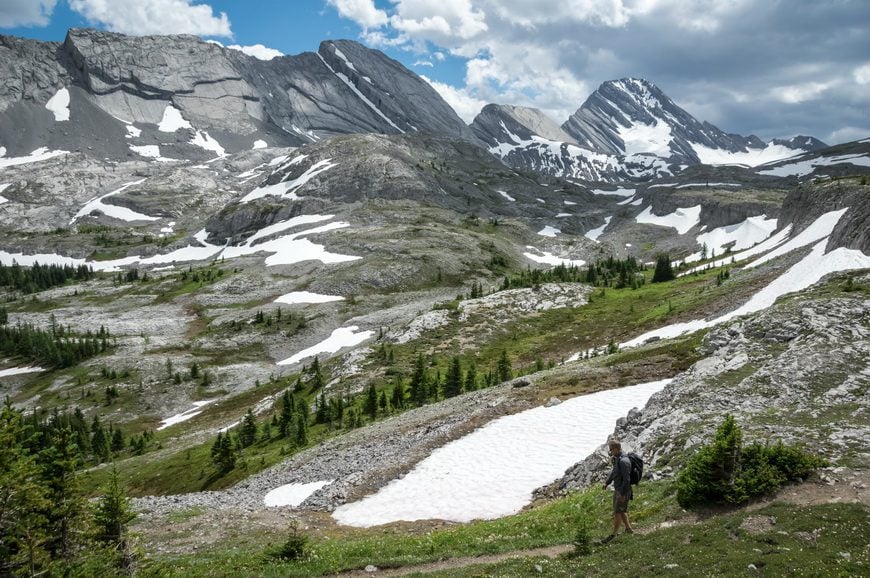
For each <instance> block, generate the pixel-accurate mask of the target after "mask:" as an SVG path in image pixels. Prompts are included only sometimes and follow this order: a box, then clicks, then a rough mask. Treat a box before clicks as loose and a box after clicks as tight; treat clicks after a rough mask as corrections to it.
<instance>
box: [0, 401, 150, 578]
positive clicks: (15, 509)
mask: <svg viewBox="0 0 870 578" xmlns="http://www.w3.org/2000/svg"><path fill="white" fill-rule="evenodd" d="M90 429H91V428H89V427H88V426H86V425H85V423H84V416H82V415H81V413H80V412H79V413H77V414H58V413H56V412H55V413H54V414H52V415H51V417H49V418H48V419H47V420H42V419H40V418H38V417H37V416H35V415H33V414H31V415H29V416H25V415H24V414H23V413H22V412H21V411H19V410H16V409H14V408H13V407H12V406H11V404H10V403H9V401H8V400H7V402H6V404H4V406H3V407H2V409H0V489H2V496H3V500H2V504H0V576H12V575H26V576H39V575H52V576H54V575H58V576H65V575H73V573H74V572H78V574H76V575H118V574H119V569H120V568H122V567H123V566H124V565H125V563H124V562H125V560H127V556H126V552H125V543H124V532H125V528H126V525H127V523H128V522H129V521H130V520H131V519H132V517H133V513H132V511H131V510H130V508H129V504H128V503H127V499H126V497H125V496H124V494H123V491H122V489H121V488H120V485H119V484H118V479H117V472H113V475H112V480H113V484H110V487H107V488H104V490H105V494H104V495H103V497H101V498H100V499H99V500H98V501H97V502H96V503H95V504H94V506H93V511H91V508H90V507H89V506H88V504H87V501H86V499H85V495H84V493H83V491H82V489H81V486H80V483H79V476H78V474H77V470H78V469H79V468H80V467H81V466H82V465H84V460H83V450H82V445H80V444H84V443H87V444H90V446H91V447H92V448H93V446H94V444H97V445H100V444H101V443H102V442H100V441H99V439H97V440H94V437H96V436H97V435H98V434H97V433H96V432H97V431H102V432H103V434H104V435H105V430H104V429H103V428H102V426H101V427H100V428H98V429H97V430H96V431H95V432H94V434H91V433H90V431H89V430H90ZM116 431H117V430H116ZM114 437H115V436H114V435H112V436H110V439H114ZM108 443H109V444H111V442H108ZM92 451H93V449H92ZM97 451H101V450H97Z"/></svg>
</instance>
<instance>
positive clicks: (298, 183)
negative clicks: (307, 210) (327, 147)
mask: <svg viewBox="0 0 870 578" xmlns="http://www.w3.org/2000/svg"><path fill="white" fill-rule="evenodd" d="M302 158H304V156H300V157H296V159H293V161H297V159H298V160H302ZM293 161H291V162H290V164H295V163H294V162H293ZM297 162H298V161H297ZM337 165H338V163H333V162H332V159H324V160H322V161H318V162H317V163H315V164H314V165H312V166H311V167H310V168H309V169H308V170H307V171H305V172H304V173H302V174H301V175H300V176H298V177H296V178H295V179H293V180H292V181H284V182H280V183H275V184H274V185H266V186H263V187H258V188H256V189H254V190H253V191H251V192H250V193H248V194H247V195H245V196H244V197H243V198H242V199H241V200H240V201H239V202H240V203H248V202H250V201H253V200H254V199H261V198H263V197H267V196H276V197H281V198H282V199H290V200H296V199H298V198H299V197H297V196H296V191H297V190H299V189H300V188H301V187H302V186H303V185H305V184H306V183H307V182H308V181H310V180H311V179H313V178H314V177H316V176H317V175H319V174H320V173H323V172H326V171H328V170H329V169H331V168H332V167H335V166H337Z"/></svg>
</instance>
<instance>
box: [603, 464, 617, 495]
mask: <svg viewBox="0 0 870 578" xmlns="http://www.w3.org/2000/svg"><path fill="white" fill-rule="evenodd" d="M615 477H616V468H613V469H612V470H610V474H609V475H608V476H607V479H606V480H604V489H605V490H606V489H607V486H609V485H610V482H612V481H613V478H615Z"/></svg>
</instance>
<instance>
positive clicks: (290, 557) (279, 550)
mask: <svg viewBox="0 0 870 578" xmlns="http://www.w3.org/2000/svg"><path fill="white" fill-rule="evenodd" d="M307 556H308V536H306V535H305V534H303V533H301V532H300V531H299V525H298V524H296V523H294V524H292V525H291V526H290V535H289V536H288V537H287V541H286V542H284V543H283V544H281V545H280V546H276V547H273V548H270V549H269V550H267V551H266V557H267V558H274V559H278V560H285V561H290V562H294V561H297V560H303V559H305V558H306V557H307Z"/></svg>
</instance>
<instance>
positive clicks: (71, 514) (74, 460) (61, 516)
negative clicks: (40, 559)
mask: <svg viewBox="0 0 870 578" xmlns="http://www.w3.org/2000/svg"><path fill="white" fill-rule="evenodd" d="M100 431H102V428H100ZM107 447H108V446H107ZM40 462H41V463H42V477H43V480H44V481H43V483H44V484H45V487H46V489H47V492H46V498H47V499H48V503H49V506H48V508H47V510H46V511H45V516H46V520H47V522H48V534H49V536H50V538H49V540H48V542H47V549H48V551H49V552H50V553H51V555H52V558H55V559H62V560H63V561H64V563H65V564H66V565H69V564H71V562H72V559H73V555H74V553H75V549H76V546H77V543H78V542H79V540H80V534H81V529H82V525H83V524H84V512H85V499H84V496H83V494H82V492H81V489H80V487H79V480H78V476H77V474H76V471H77V470H78V467H79V465H80V463H79V452H78V448H77V447H76V445H75V443H74V442H73V436H72V432H71V431H70V430H69V429H68V428H66V427H61V428H59V429H57V430H55V431H54V432H53V434H52V436H51V441H50V445H49V446H48V447H47V448H46V449H45V450H43V451H42V452H41V453H40Z"/></svg>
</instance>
